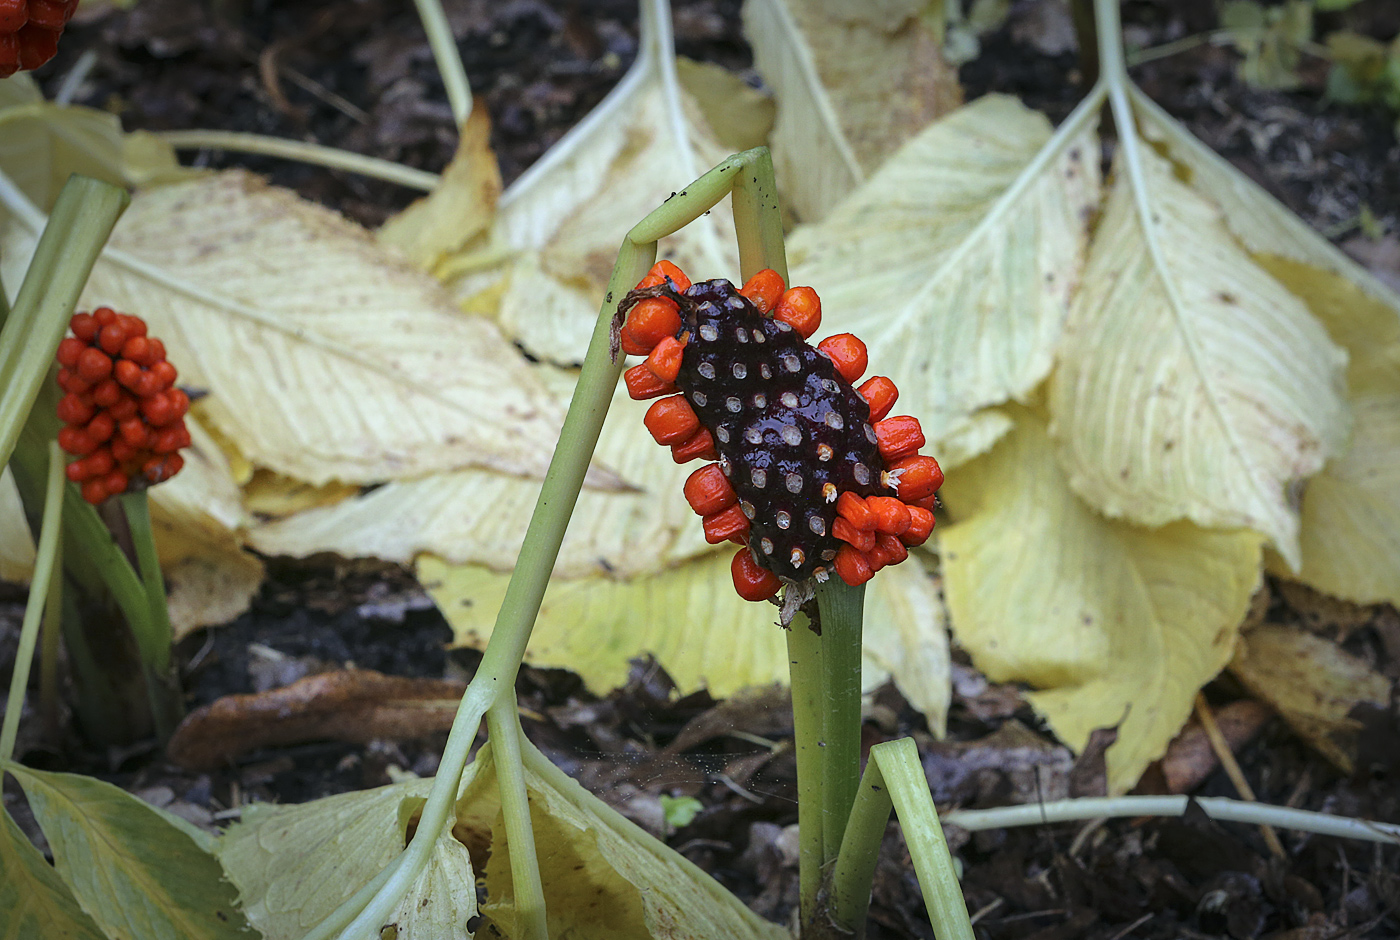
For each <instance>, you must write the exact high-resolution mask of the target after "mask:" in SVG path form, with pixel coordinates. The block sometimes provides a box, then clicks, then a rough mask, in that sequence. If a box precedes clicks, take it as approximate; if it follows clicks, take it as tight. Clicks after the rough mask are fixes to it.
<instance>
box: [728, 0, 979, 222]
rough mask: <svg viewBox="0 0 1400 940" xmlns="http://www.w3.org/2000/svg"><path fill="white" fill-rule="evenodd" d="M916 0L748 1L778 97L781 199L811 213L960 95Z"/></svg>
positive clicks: (809, 216) (749, 19)
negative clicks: (872, 0)
mask: <svg viewBox="0 0 1400 940" xmlns="http://www.w3.org/2000/svg"><path fill="white" fill-rule="evenodd" d="M926 7H927V4H926V3H924V2H923V0H887V2H882V3H843V2H840V0H835V2H833V0H748V2H746V3H745V4H744V12H743V15H744V33H745V35H747V36H748V39H749V42H750V43H751V44H752V46H753V51H754V63H755V65H756V66H757V67H758V70H759V72H760V73H761V74H762V75H763V78H764V81H765V82H766V83H767V84H768V86H769V87H770V88H772V89H773V92H774V95H775V97H776V98H777V101H778V115H777V121H776V123H775V124H774V127H773V134H772V145H773V163H774V166H775V168H776V169H777V175H778V181H779V186H780V188H781V189H782V192H783V198H784V200H785V201H786V202H787V203H788V205H790V206H791V208H792V209H793V210H794V211H795V212H796V213H797V215H798V217H799V218H801V219H803V220H804V221H808V222H815V221H818V220H820V219H822V218H823V217H825V216H826V214H827V213H828V212H829V211H831V209H832V208H833V207H834V206H835V205H836V204H837V203H838V202H839V201H840V200H841V199H842V198H843V197H844V196H845V195H846V194H847V193H849V192H851V191H852V190H853V189H855V188H856V187H857V186H859V185H860V184H861V183H863V182H865V180H866V179H867V178H868V177H869V176H870V174H872V173H874V172H875V170H876V169H877V168H878V167H879V166H880V164H881V163H883V162H884V161H885V159H886V158H887V157H889V156H890V154H892V153H893V152H894V151H895V150H897V149H898V148H899V146H900V145H901V144H902V143H904V141H906V140H908V139H909V138H910V137H912V136H913V135H914V134H916V133H917V132H918V131H919V130H920V129H922V128H923V127H924V126H925V125H926V124H928V123H929V122H930V121H932V120H934V119H935V118H937V117H939V116H940V115H942V114H944V113H945V112H947V111H949V110H951V109H953V108H955V107H957V106H958V105H959V104H960V103H961V102H962V90H961V88H959V86H958V78H957V70H956V68H954V67H953V66H952V65H950V64H949V63H948V62H946V61H945V60H944V58H943V54H942V49H941V48H940V47H941V43H940V41H939V38H938V36H937V35H936V33H935V31H934V29H932V28H931V27H930V25H929V23H928V21H927V20H926V18H925V8H926Z"/></svg>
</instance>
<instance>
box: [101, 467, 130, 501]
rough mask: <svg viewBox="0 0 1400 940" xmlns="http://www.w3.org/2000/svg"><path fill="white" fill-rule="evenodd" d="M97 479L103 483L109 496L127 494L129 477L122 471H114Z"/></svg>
mask: <svg viewBox="0 0 1400 940" xmlns="http://www.w3.org/2000/svg"><path fill="white" fill-rule="evenodd" d="M97 479H100V480H101V481H102V488H103V489H104V490H106V491H107V495H108V496H116V495H117V494H118V493H125V492H126V484H127V475H126V474H125V473H122V472H121V471H120V470H112V471H110V472H108V473H107V474H106V475H104V476H102V477H98V478H97Z"/></svg>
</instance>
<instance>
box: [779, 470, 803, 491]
mask: <svg viewBox="0 0 1400 940" xmlns="http://www.w3.org/2000/svg"><path fill="white" fill-rule="evenodd" d="M783 482H784V483H785V484H786V485H787V488H788V492H789V493H800V492H802V474H800V473H789V474H788V475H787V479H786V480H784V481H783Z"/></svg>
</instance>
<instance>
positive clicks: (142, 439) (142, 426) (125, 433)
mask: <svg viewBox="0 0 1400 940" xmlns="http://www.w3.org/2000/svg"><path fill="white" fill-rule="evenodd" d="M117 433H118V434H120V435H121V438H122V440H124V441H126V442H127V443H128V444H130V445H131V446H132V447H142V446H144V445H145V443H146V435H147V428H146V422H144V421H142V420H141V419H140V418H137V417H131V418H127V419H126V420H125V421H123V422H121V423H120V424H118V425H117ZM901 505H902V504H901Z"/></svg>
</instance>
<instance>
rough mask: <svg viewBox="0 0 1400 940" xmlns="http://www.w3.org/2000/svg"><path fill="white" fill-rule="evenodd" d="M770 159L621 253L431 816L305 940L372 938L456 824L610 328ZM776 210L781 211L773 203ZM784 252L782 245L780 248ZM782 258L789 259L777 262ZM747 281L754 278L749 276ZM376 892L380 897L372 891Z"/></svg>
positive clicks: (744, 163) (681, 200)
mask: <svg viewBox="0 0 1400 940" xmlns="http://www.w3.org/2000/svg"><path fill="white" fill-rule="evenodd" d="M766 154H767V151H766V150H762V149H760V150H750V151H746V152H744V153H740V154H735V155H734V156H732V157H730V158H729V159H727V160H725V161H724V162H722V163H720V164H719V165H718V166H716V167H715V168H714V169H712V170H710V171H709V172H708V173H706V174H705V175H704V176H703V177H701V178H700V179H699V180H697V181H695V182H694V183H692V184H691V186H689V187H687V189H686V190H685V194H684V195H678V196H676V197H675V198H672V199H670V200H668V201H667V202H666V203H665V204H663V205H662V206H660V207H658V208H657V209H656V210H655V211H653V212H652V213H651V214H650V215H648V216H647V217H646V218H645V219H643V220H642V221H641V222H640V223H638V225H637V226H636V227H635V228H633V229H632V231H631V232H629V233H628V235H627V238H626V239H624V240H623V243H622V247H621V249H620V250H619V252H618V259H617V263H616V265H615V266H614V268H613V273H612V277H611V279H609V281H608V289H607V293H606V294H605V296H604V298H603V303H602V306H601V309H600V310H599V313H598V322H597V325H596V326H595V327H594V329H593V337H592V339H591V341H590V342H589V346H588V354H587V355H586V357H585V358H584V362H583V370H582V371H581V373H580V374H579V379H578V384H577V385H576V386H575V389H574V395H573V399H572V400H571V401H570V403H569V413H568V415H567V416H566V417H565V419H564V427H563V429H562V430H561V432H560V434H559V443H558V445H556V447H555V450H554V457H553V459H552V460H551V461H550V465H549V470H548V472H547V473H546V474H545V479H544V485H543V486H542V487H541V489H540V496H539V499H538V501H537V502H536V503H535V511H534V514H533V515H532V516H531V517H530V525H529V528H528V529H527V530H526V533H525V540H524V543H523V544H522V546H521V549H520V555H519V557H518V558H517V560H516V565H515V570H514V571H513V573H512V574H511V580H510V584H509V585H508V586H507V588H506V595H505V598H504V599H503V600H502V603H501V610H500V613H499V614H498V615H497V617H496V626H495V628H494V629H493V630H492V633H491V640H490V642H489V643H488V644H487V647H486V652H485V653H484V654H483V656H482V659H481V664H480V665H479V666H478V667H477V672H476V675H475V676H474V677H473V679H472V681H471V683H470V684H469V685H468V686H467V690H466V692H465V693H463V695H462V701H461V703H460V704H459V706H458V708H457V717H456V718H455V719H454V721H453V725H452V731H451V733H450V734H449V736H448V740H447V746H446V747H445V748H444V750H443V757H442V762H441V764H440V765H439V767H438V773H437V777H436V779H435V780H434V782H433V789H432V791H431V792H430V793H429V795H428V801H427V803H426V804H425V805H424V807H423V812H422V817H421V819H420V822H419V825H418V830H417V832H416V833H415V834H414V837H413V840H412V841H411V842H410V843H409V845H408V847H407V848H406V849H405V850H404V852H403V854H402V855H400V856H399V857H398V859H396V860H395V861H394V862H392V863H390V865H389V866H388V867H387V868H386V869H385V870H384V871H383V872H381V873H380V874H379V875H378V876H376V878H375V879H374V882H375V884H374V885H366V886H365V887H364V888H362V889H360V891H358V892H356V894H355V896H354V897H352V898H351V899H350V900H348V901H346V902H345V903H344V904H342V905H341V906H340V907H339V908H337V909H336V911H335V912H333V913H332V914H331V915H330V916H329V917H327V918H326V919H325V920H324V921H322V922H321V923H320V924H319V925H317V927H316V928H315V929H314V930H312V931H311V932H310V933H309V934H308V935H307V936H306V938H305V940H325V938H329V937H332V936H336V937H339V938H341V940H359V938H368V937H373V936H375V934H376V933H377V932H378V930H379V928H380V926H381V925H382V924H383V922H384V918H385V917H386V916H387V915H388V914H389V912H390V911H392V910H393V909H394V908H395V907H396V906H397V905H398V903H399V900H400V899H401V898H402V897H403V896H404V894H405V893H406V892H407V891H408V889H409V887H410V886H411V885H412V884H413V883H414V881H416V880H417V878H418V876H419V875H420V874H421V873H422V871H423V869H424V867H425V866H426V865H427V863H428V859H429V857H430V855H431V853H432V849H433V846H434V844H435V840H436V839H437V836H438V834H439V833H441V831H442V829H443V826H444V824H445V823H446V822H447V818H448V815H449V814H450V813H451V812H452V811H453V808H454V804H455V802H456V799H457V792H458V789H459V787H460V785H461V779H462V772H463V771H464V770H465V768H466V763H467V758H468V755H469V753H470V749H471V745H472V742H473V741H474V740H475V738H476V732H477V728H478V726H479V725H480V723H481V719H482V716H483V715H485V714H486V712H487V710H488V709H489V708H490V707H491V706H492V705H493V704H494V703H495V702H496V701H497V700H498V699H500V698H501V697H502V696H505V695H512V694H513V693H514V688H515V675H516V672H517V671H518V670H519V668H520V663H521V661H522V659H523V658H524V655H525V646H526V644H527V643H528V642H529V639H530V632H531V630H532V629H533V627H534V622H535V618H536V616H538V614H539V609H540V604H541V602H542V601H543V600H544V592H545V588H546V587H547V586H548V583H549V575H550V572H551V571H552V570H553V568H554V562H555V559H556V558H557V557H558V555H559V546H560V544H562V542H563V540H564V531H565V530H566V529H567V528H568V524H569V517H570V515H571V514H572V512H573V508H574V504H575V502H576V501H577V500H578V494H579V490H580V489H581V488H582V486H583V478H584V475H585V474H586V473H587V470H588V464H589V461H590V460H591V458H592V454H593V450H594V447H595V446H596V444H597V442H598V435H599V433H600V432H601V431H602V427H603V419H604V418H606V417H607V412H608V406H609V405H610V404H611V402H612V394H613V389H614V388H615V387H616V385H617V379H618V376H619V375H620V374H621V372H622V363H621V361H620V360H619V361H617V362H614V361H613V358H612V321H613V316H614V314H615V313H616V310H617V304H618V302H619V301H620V300H621V299H622V297H623V295H624V294H626V292H627V291H628V290H629V289H630V288H631V287H632V285H634V284H635V283H637V281H639V280H641V279H642V278H643V277H644V276H645V275H646V272H647V271H648V270H649V269H650V268H651V266H652V264H653V263H654V262H655V260H656V239H658V238H664V237H665V236H667V235H670V234H673V233H674V232H676V231H678V230H679V229H681V228H683V227H684V226H686V225H688V224H690V223H691V222H693V221H694V220H695V219H697V218H699V217H700V216H701V215H703V214H704V213H706V212H708V211H709V210H710V209H711V208H713V207H714V205H715V204H716V203H718V202H719V200H720V199H722V198H723V197H724V196H725V195H727V194H728V193H729V191H730V190H731V189H732V188H733V186H734V182H735V180H736V178H737V177H739V176H740V175H742V174H744V173H752V171H753V168H754V166H755V164H756V163H757V162H758V160H759V158H760V157H762V156H766ZM757 192H758V193H759V196H758V197H757V198H756V200H755V201H756V202H763V201H764V198H763V196H764V195H765V194H766V193H770V192H771V184H770V185H769V186H768V187H766V188H762V189H760V190H759V191H757ZM772 204H774V205H776V203H772ZM736 222H737V224H738V225H739V226H740V227H741V228H742V227H744V226H752V227H753V228H757V229H764V228H765V227H764V226H759V225H758V224H757V220H736ZM749 245H750V247H749V249H748V250H747V251H745V250H744V248H743V243H741V253H740V266H741V269H742V270H743V271H744V272H746V273H752V272H754V271H758V270H760V269H761V268H762V267H764V266H765V264H766V262H767V261H768V260H769V259H768V258H767V257H766V256H764V255H755V252H756V251H758V250H771V247H772V246H771V245H770V244H769V243H768V239H767V238H765V237H755V238H753V239H750V242H749ZM778 247H779V249H781V242H779V245H778ZM779 258H781V255H779ZM746 276H747V274H746ZM371 888H373V890H370V889H371Z"/></svg>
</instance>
